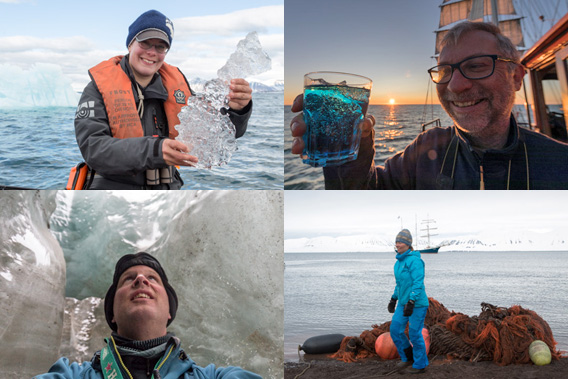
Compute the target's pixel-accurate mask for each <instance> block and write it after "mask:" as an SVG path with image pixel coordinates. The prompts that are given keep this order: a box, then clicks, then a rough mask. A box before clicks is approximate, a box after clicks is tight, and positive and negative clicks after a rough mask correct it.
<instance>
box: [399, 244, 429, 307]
mask: <svg viewBox="0 0 568 379" xmlns="http://www.w3.org/2000/svg"><path fill="white" fill-rule="evenodd" d="M394 277H395V279H396V287H395V288H394V293H393V295H392V297H393V299H397V300H398V305H399V306H404V305H405V304H406V303H408V301H409V300H414V306H415V307H427V306H428V296H427V295H426V289H425V288H424V261H423V260H422V259H421V258H420V252H419V251H415V250H410V249H409V250H406V251H405V252H404V253H402V254H397V255H396V263H395V264H394Z"/></svg>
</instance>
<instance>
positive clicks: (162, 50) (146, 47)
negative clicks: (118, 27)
mask: <svg viewBox="0 0 568 379" xmlns="http://www.w3.org/2000/svg"><path fill="white" fill-rule="evenodd" d="M136 41H138V40H136ZM138 45H140V47H141V48H142V49H144V50H150V49H151V48H152V46H154V48H155V49H156V53H158V54H165V53H167V52H168V50H170V48H169V47H167V46H166V45H164V44H163V43H157V44H155V45H152V44H151V43H149V42H148V41H138Z"/></svg>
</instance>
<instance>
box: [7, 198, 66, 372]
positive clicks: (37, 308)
mask: <svg viewBox="0 0 568 379" xmlns="http://www.w3.org/2000/svg"><path fill="white" fill-rule="evenodd" d="M54 209H55V193H54V192H48V191H44V192H41V193H40V192H37V191H10V192H8V191H4V192H1V193H0V341H1V343H0V377H2V378H30V377H31V376H32V375H33V374H35V373H37V371H36V370H37V367H50V366H51V364H53V362H54V361H55V360H56V359H57V358H58V355H59V351H58V349H57V348H56V347H57V346H58V345H59V341H60V339H61V332H62V329H63V313H64V308H65V260H64V257H63V251H62V250H61V248H60V246H59V243H58V242H57V241H56V240H55V238H54V237H53V235H52V234H51V232H50V229H49V228H50V226H49V221H48V220H49V216H50V215H51V213H52V212H53V210H54ZM54 347H55V348H54Z"/></svg>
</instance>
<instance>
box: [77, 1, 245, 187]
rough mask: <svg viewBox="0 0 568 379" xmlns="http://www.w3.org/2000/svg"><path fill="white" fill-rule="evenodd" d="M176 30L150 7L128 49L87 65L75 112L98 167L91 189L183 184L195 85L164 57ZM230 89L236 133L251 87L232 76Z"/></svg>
mask: <svg viewBox="0 0 568 379" xmlns="http://www.w3.org/2000/svg"><path fill="white" fill-rule="evenodd" d="M173 36H174V26H173V23H172V22H171V20H170V19H169V18H167V17H166V16H165V15H163V14H162V13H160V12H158V11H156V10H150V11H147V12H145V13H143V14H142V15H140V16H139V17H138V18H137V19H136V20H135V21H134V22H133V23H132V25H130V27H129V28H128V36H127V38H126V46H127V47H128V54H127V55H126V56H117V57H114V58H111V59H109V60H107V61H104V62H101V63H99V64H98V65H97V66H95V67H93V68H91V69H90V70H89V75H90V76H91V79H92V81H91V82H90V83H89V84H88V85H87V87H86V88H85V90H84V92H83V94H82V96H81V100H80V101H79V107H78V108H77V113H76V116H75V133H76V137H77V143H78V144H79V148H80V149H81V154H82V155H83V158H84V159H85V162H86V163H87V164H88V166H89V167H90V168H92V169H94V170H95V171H96V172H97V175H96V176H95V177H94V180H93V183H92V185H91V186H90V188H89V189H180V188H181V186H182V185H183V181H182V180H181V177H180V175H179V173H178V172H177V170H176V168H175V166H192V165H193V164H195V163H196V162H197V158H196V157H194V156H191V155H189V154H186V153H188V152H189V148H188V147H187V146H186V145H185V144H183V143H181V142H179V141H176V140H175V137H176V136H177V135H178V133H177V131H176V130H175V126H176V125H178V124H179V119H178V117H177V115H178V114H179V112H180V111H181V108H182V107H183V106H185V105H186V104H187V99H188V97H189V96H192V95H193V93H192V90H191V89H190V87H189V83H188V81H187V79H186V78H185V76H184V75H183V73H182V72H181V71H180V70H179V69H178V68H177V67H174V66H171V65H169V64H167V63H165V62H164V60H165V57H166V54H167V53H168V51H169V50H170V47H171V44H172V40H173ZM230 90H231V91H230V93H229V107H230V109H229V110H228V114H229V117H230V119H231V121H232V122H233V124H234V125H235V129H236V137H237V138H238V137H240V136H242V135H243V134H244V133H245V131H246V128H247V123H248V119H249V118H250V115H251V112H252V100H251V99H252V97H251V93H252V90H251V88H250V86H249V84H248V83H247V82H246V81H245V80H244V79H233V80H231V83H230Z"/></svg>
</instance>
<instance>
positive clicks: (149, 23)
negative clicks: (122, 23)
mask: <svg viewBox="0 0 568 379" xmlns="http://www.w3.org/2000/svg"><path fill="white" fill-rule="evenodd" d="M134 38H136V39H137V40H138V41H145V40H147V39H150V38H159V39H161V40H162V41H164V42H166V43H167V44H168V46H172V39H173V38H174V24H173V23H172V21H171V20H170V19H169V18H167V17H166V16H165V15H163V14H162V13H160V12H158V11H155V10H151V11H148V12H145V13H142V14H141V15H140V17H138V18H137V19H136V21H134V22H133V23H132V25H130V27H129V28H128V37H126V47H129V46H130V44H131V43H132V41H133V40H134Z"/></svg>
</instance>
